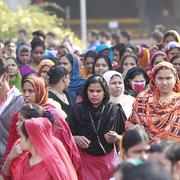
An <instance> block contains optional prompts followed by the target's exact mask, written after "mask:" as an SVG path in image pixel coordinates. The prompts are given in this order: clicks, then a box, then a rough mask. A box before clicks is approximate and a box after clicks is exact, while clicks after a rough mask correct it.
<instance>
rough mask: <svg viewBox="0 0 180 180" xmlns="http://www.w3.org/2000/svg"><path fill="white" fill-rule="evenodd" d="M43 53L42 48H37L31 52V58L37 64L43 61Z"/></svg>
mask: <svg viewBox="0 0 180 180" xmlns="http://www.w3.org/2000/svg"><path fill="white" fill-rule="evenodd" d="M44 53H45V50H44V49H43V47H41V46H38V47H36V48H35V49H34V50H33V51H32V53H31V57H32V59H33V61H34V62H35V63H37V64H39V63H40V62H41V61H42V60H43V59H44Z"/></svg>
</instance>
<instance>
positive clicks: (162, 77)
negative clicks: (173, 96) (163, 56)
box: [155, 69, 176, 95]
mask: <svg viewBox="0 0 180 180" xmlns="http://www.w3.org/2000/svg"><path fill="white" fill-rule="evenodd" d="M175 83H176V79H175V76H174V73H173V72H172V71H171V70H170V69H161V70H159V72H158V73H157V75H156V77H155V86H156V88H157V89H158V91H159V93H160V95H168V94H169V93H171V92H173V88H174V86H175Z"/></svg>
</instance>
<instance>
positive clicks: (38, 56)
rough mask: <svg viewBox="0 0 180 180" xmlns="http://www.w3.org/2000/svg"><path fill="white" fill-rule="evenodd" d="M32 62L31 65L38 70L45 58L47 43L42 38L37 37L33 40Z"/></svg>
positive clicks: (34, 69) (35, 70)
mask: <svg viewBox="0 0 180 180" xmlns="http://www.w3.org/2000/svg"><path fill="white" fill-rule="evenodd" d="M31 48H32V49H31V62H30V67H31V69H32V70H33V71H34V72H37V69H38V66H39V64H40V62H41V61H42V60H43V59H44V54H45V45H44V42H43V41H42V40H40V39H39V38H35V39H33V40H32V41H31Z"/></svg>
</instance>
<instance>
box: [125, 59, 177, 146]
mask: <svg viewBox="0 0 180 180" xmlns="http://www.w3.org/2000/svg"><path fill="white" fill-rule="evenodd" d="M179 108H180V81H179V78H178V75H177V72H176V69H175V68H174V67H173V65H172V64H170V63H168V62H161V63H159V64H158V65H157V66H155V68H154V69H153V73H152V77H151V81H150V84H149V86H148V88H147V89H146V90H145V91H143V92H142V93H140V94H139V96H138V97H137V98H136V101H135V103H134V107H133V113H132V115H131V116H130V118H129V120H128V121H127V124H126V125H127V128H128V127H130V126H132V125H135V124H140V125H141V126H143V127H144V128H145V130H146V132H147V133H148V135H149V137H150V140H151V143H153V142H157V141H159V140H174V141H177V142H180V136H179V132H180V121H179V118H180V111H179Z"/></svg>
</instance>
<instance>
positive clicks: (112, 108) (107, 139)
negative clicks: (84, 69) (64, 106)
mask: <svg viewBox="0 0 180 180" xmlns="http://www.w3.org/2000/svg"><path fill="white" fill-rule="evenodd" d="M109 98H110V97H109V92H108V86H107V83H106V81H105V80H104V78H103V77H101V76H98V75H94V76H91V77H90V78H88V79H87V81H86V84H85V87H84V91H83V100H84V101H83V102H82V103H79V104H76V105H75V106H74V108H73V110H72V114H71V117H70V118H69V121H70V122H69V123H70V128H71V131H72V133H73V135H74V138H75V141H76V143H77V145H78V147H79V150H80V156H81V160H82V164H83V168H84V174H85V179H86V180H90V179H91V180H95V179H102V177H103V179H105V180H107V179H109V178H110V176H111V175H112V172H113V169H114V167H115V157H114V150H115V149H114V148H115V146H114V145H115V144H114V143H115V142H116V141H117V142H119V140H118V134H122V133H123V132H124V123H125V120H126V117H125V114H124V111H123V110H122V108H121V106H120V105H117V104H113V103H111V102H109Z"/></svg>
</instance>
